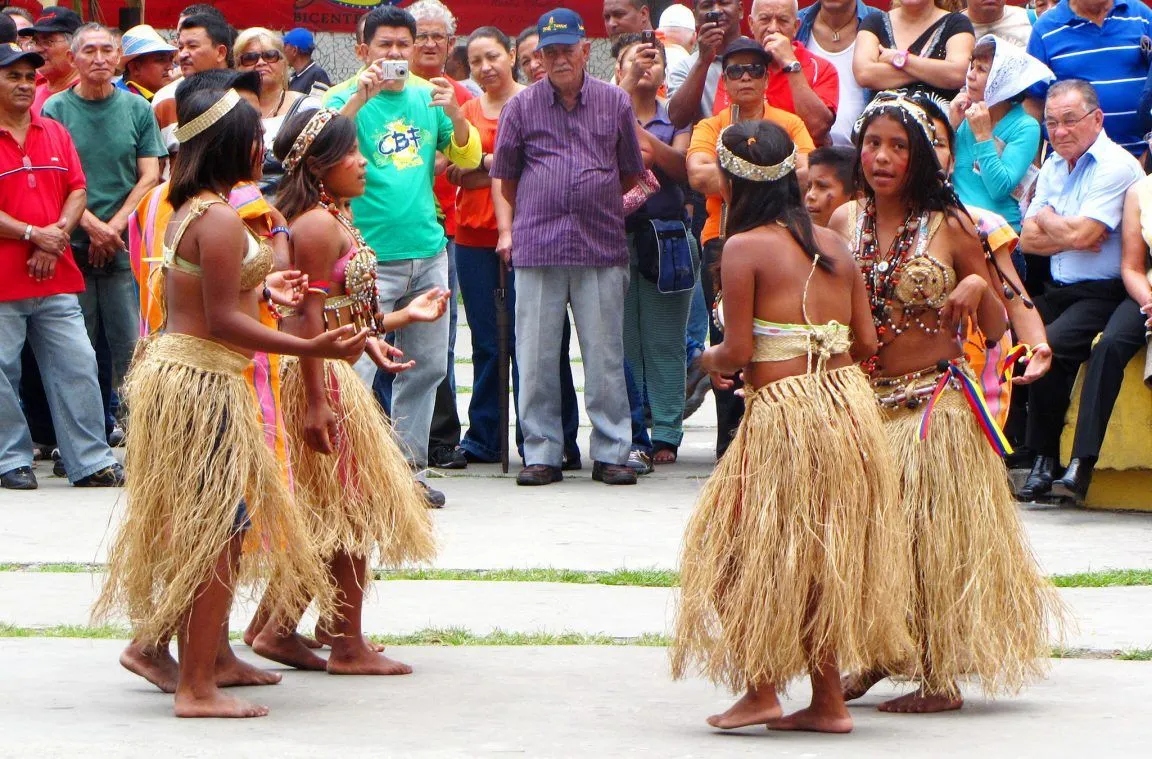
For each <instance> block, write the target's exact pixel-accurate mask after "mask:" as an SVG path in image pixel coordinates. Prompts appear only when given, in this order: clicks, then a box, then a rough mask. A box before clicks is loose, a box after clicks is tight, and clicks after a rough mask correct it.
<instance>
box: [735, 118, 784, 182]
mask: <svg viewBox="0 0 1152 759" xmlns="http://www.w3.org/2000/svg"><path fill="white" fill-rule="evenodd" d="M731 128H732V125H729V126H726V127H724V131H722V132H720V136H719V137H717V138H716V157H717V158H718V159H719V161H720V165H721V166H722V167H723V168H724V170H725V171H728V172H729V173H731V174H733V175H735V176H738V177H740V178H741V179H747V180H748V181H750V182H775V181H776V180H777V179H783V178H784V177H786V176H788V175H789V174H791V173H792V171H793V170H794V169H795V168H796V146H795V145H793V146H792V152H791V153H789V154H788V157H787V158H785V159H784V160H783V161H781V162H780V163H776V164H773V165H771V166H761V165H759V164H756V163H752V162H751V161H748V160H745V159H743V158H741V157H740V156H738V155H736V154H735V153H733V152H732V151H731V150H729V149H728V146H727V145H725V144H724V132H727V131H728V130H729V129H731ZM748 141H749V142H755V138H749V140H748Z"/></svg>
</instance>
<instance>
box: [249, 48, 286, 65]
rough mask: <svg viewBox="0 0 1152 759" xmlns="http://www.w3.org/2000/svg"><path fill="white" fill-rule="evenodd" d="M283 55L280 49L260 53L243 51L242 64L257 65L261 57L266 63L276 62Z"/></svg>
mask: <svg viewBox="0 0 1152 759" xmlns="http://www.w3.org/2000/svg"><path fill="white" fill-rule="evenodd" d="M283 57H284V56H283V55H282V54H281V53H280V51H279V50H264V51H263V52H259V53H241V54H240V65H241V66H255V65H256V64H257V63H259V62H260V60H261V59H263V60H264V62H265V63H275V62H276V61H278V60H280V59H281V58H283Z"/></svg>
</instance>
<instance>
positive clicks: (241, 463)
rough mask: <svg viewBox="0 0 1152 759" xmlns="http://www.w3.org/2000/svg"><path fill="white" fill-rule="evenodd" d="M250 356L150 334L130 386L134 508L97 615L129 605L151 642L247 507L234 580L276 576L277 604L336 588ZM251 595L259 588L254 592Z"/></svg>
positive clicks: (319, 596) (162, 633)
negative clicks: (290, 483)
mask: <svg viewBox="0 0 1152 759" xmlns="http://www.w3.org/2000/svg"><path fill="white" fill-rule="evenodd" d="M248 363H249V359H248V358H247V357H245V356H243V355H241V354H238V353H235V352H234V351H231V350H229V349H228V348H225V347H224V346H222V345H220V344H218V343H214V342H211V341H208V340H202V339H200V338H196V337H192V336H191V335H182V334H175V333H169V334H162V335H157V336H155V337H153V338H151V339H150V340H149V341H148V343H147V344H146V346H144V347H143V348H142V349H141V350H140V351H139V352H138V354H137V357H136V359H135V361H134V362H133V365H132V369H131V371H130V372H129V374H128V376H127V378H126V379H125V383H124V401H125V404H126V407H127V409H128V413H129V415H130V416H129V424H128V425H127V429H128V437H127V441H126V444H125V447H126V453H125V471H126V475H127V481H126V486H125V492H126V495H127V498H128V506H127V510H126V512H125V515H124V521H123V523H122V524H121V526H120V529H119V532H118V534H117V536H116V538H115V540H114V543H113V545H112V548H111V551H110V553H109V568H108V577H107V579H106V581H105V583H104V586H103V588H102V591H101V594H100V597H99V599H98V600H97V602H96V606H95V608H94V610H93V616H94V618H96V619H106V618H107V617H109V616H110V615H111V614H113V613H115V612H119V613H124V614H126V615H127V617H128V618H129V620H130V621H131V623H132V627H133V629H134V632H135V634H136V636H137V638H138V639H139V640H141V641H142V642H144V643H145V644H152V643H155V642H157V641H158V640H159V639H161V638H163V637H166V636H169V635H172V634H173V633H175V632H176V631H177V627H178V625H179V623H180V622H181V620H182V618H183V617H184V615H185V614H186V613H187V612H188V610H189V608H190V606H191V604H192V600H193V598H194V597H195V595H196V593H197V589H198V587H199V586H200V585H201V584H202V583H204V582H206V581H207V580H208V579H209V578H210V577H211V574H212V572H213V571H214V567H215V564H216V561H217V559H218V557H219V555H220V553H221V551H223V550H224V548H225V546H226V545H227V543H228V541H229V540H231V539H232V537H233V536H234V535H235V534H236V532H237V530H238V528H239V527H240V525H237V521H238V519H237V511H238V507H239V504H240V502H241V501H244V502H245V503H246V506H247V513H248V518H249V519H250V520H251V523H252V526H251V529H250V530H249V532H248V535H247V542H248V543H249V544H253V543H254V544H255V545H256V549H255V550H246V551H245V552H244V555H243V557H242V559H241V564H240V573H239V575H238V577H237V587H243V586H246V585H254V584H256V581H257V580H260V579H266V578H269V577H271V576H272V575H275V576H276V577H277V582H276V590H277V593H276V596H275V598H272V599H269V601H270V602H271V604H272V608H273V609H274V610H281V609H283V610H284V611H285V612H287V613H291V612H290V611H289V610H297V611H298V610H299V609H301V608H304V607H305V606H307V604H308V602H309V601H310V600H312V599H315V600H316V603H317V607H318V611H319V612H320V613H321V614H323V613H325V612H327V611H330V610H331V609H332V605H333V603H334V601H335V594H334V592H333V588H332V586H331V585H330V584H329V582H328V580H327V576H326V573H325V571H324V564H323V562H322V561H321V558H320V555H319V553H318V552H317V550H316V548H315V546H314V545H313V544H312V542H311V540H310V539H309V536H308V528H307V524H306V522H305V521H304V518H303V515H302V514H301V513H300V512H299V511H298V510H297V509H296V507H295V505H294V504H293V502H292V499H291V496H290V495H289V493H288V489H287V486H286V484H285V482H284V479H283V477H282V475H281V472H280V468H279V466H278V465H277V463H276V459H275V458H274V456H273V454H272V451H271V450H270V449H269V448H268V445H267V444H266V442H265V439H264V430H263V429H262V427H261V423H260V415H259V411H258V409H257V407H256V404H255V401H254V399H253V396H252V393H251V390H250V389H249V387H248V384H247V383H246V382H245V381H244V379H243V376H242V373H243V371H244V369H245V368H246V367H247V365H248ZM252 590H253V591H255V590H256V588H252Z"/></svg>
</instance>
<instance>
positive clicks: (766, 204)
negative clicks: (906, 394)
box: [672, 121, 911, 732]
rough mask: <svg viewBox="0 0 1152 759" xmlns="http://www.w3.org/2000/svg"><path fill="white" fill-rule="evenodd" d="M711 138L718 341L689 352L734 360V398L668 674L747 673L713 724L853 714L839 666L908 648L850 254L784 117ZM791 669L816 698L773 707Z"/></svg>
mask: <svg viewBox="0 0 1152 759" xmlns="http://www.w3.org/2000/svg"><path fill="white" fill-rule="evenodd" d="M717 153H718V159H719V165H720V167H721V168H722V169H723V189H724V192H725V195H726V201H727V203H728V229H729V232H730V233H731V235H732V236H731V237H729V238H728V239H727V241H726V242H725V244H724V251H723V258H722V263H721V273H722V275H723V276H722V279H723V282H724V299H723V315H722V316H723V321H724V327H725V330H724V342H723V344H721V345H718V346H715V347H713V348H710V349H709V350H708V351H707V352H705V353H704V356H703V359H702V362H703V365H704V367H705V368H706V369H708V371H709V372H711V373H712V374H713V382H721V383H727V384H731V383H730V381H729V380H725V379H722V378H721V377H720V375H721V374H723V375H731V374H733V373H735V372H737V371H740V370H743V373H744V381H745V383H747V388H748V390H747V396H746V404H747V410H746V412H745V414H744V418H743V420H742V421H741V423H740V428H739V431H738V432H737V433H736V437H735V439H734V440H733V442H732V446H731V448H729V449H728V453H727V454H725V456H724V458H723V459H721V461H720V464H719V466H718V468H717V470H716V472H715V473H714V474H713V475H712V477H711V479H709V481H708V484H707V486H706V487H705V488H704V492H703V494H702V495H701V497H700V501H699V503H698V504H697V507H696V510H695V513H694V514H693V516H692V519H691V521H690V522H689V525H688V530H687V534H686V537H685V541H684V552H683V557H682V568H681V572H682V577H681V582H682V590H681V601H680V610H679V615H678V618H677V621H676V639H675V642H674V644H673V649H672V668H673V674H674V676H675V677H677V678H679V677H682V676H683V675H684V673H685V671H686V669H688V667H689V666H690V665H691V664H693V663H694V662H699V663H700V664H701V665H702V668H703V670H704V672H705V673H706V674H707V675H708V676H709V677H711V678H712V679H713V680H714V681H716V682H721V683H724V684H725V685H728V686H729V687H731V688H732V689H733V690H738V689H741V688H746V689H747V693H746V695H745V696H744V697H743V698H741V699H740V700H739V701H737V702H736V704H735V705H734V706H733V707H732V708H731V709H729V710H728V711H727V712H725V713H723V714H719V715H716V716H713V717H710V718H709V719H708V723H709V724H710V725H712V726H713V727H719V728H733V727H742V726H745V725H752V724H767V725H768V726H769V727H770V728H774V729H781V730H816V731H821V732H848V731H850V730H851V729H852V718H851V717H850V716H849V714H848V711H847V709H846V708H845V707H844V699H843V697H842V694H841V690H840V679H839V669H838V668H839V667H841V666H843V667H848V668H856V667H860V666H861V663H863V662H871V664H864V665H863V666H865V667H875V666H883V664H884V663H885V662H888V663H894V662H897V661H900V660H901V659H902V658H903V657H906V656H907V655H908V652H909V650H910V649H911V640H910V639H909V638H908V633H907V625H906V623H905V619H906V614H907V604H906V599H907V587H908V585H909V583H910V572H911V567H910V564H909V563H908V561H907V560H906V558H907V552H906V551H901V550H900V546H901V545H903V544H905V543H906V542H907V535H906V534H904V533H902V532H900V531H899V530H897V529H893V525H897V526H899V525H901V524H902V520H901V519H900V509H899V496H898V493H897V473H896V470H895V468H894V466H893V462H892V461H891V459H890V457H889V454H888V451H887V441H886V440H885V439H884V432H883V427H882V421H881V418H880V414H879V411H878V409H877V407H876V403H875V401H874V400H873V398H872V392H871V389H870V388H869V386H868V380H867V378H866V377H865V376H864V374H863V373H862V372H861V371H860V369H859V368H858V367H857V366H855V363H854V360H858V359H862V358H864V357H866V356H868V355H870V354H871V353H872V351H873V350H874V349H875V347H876V331H875V329H874V328H873V326H872V322H871V315H870V314H869V312H868V303H867V295H866V294H865V291H864V282H863V280H862V279H861V277H860V272H859V271H858V270H857V268H856V266H855V264H854V262H853V261H852V257H851V256H850V255H849V253H848V251H847V250H846V249H845V248H844V245H843V243H842V242H841V241H840V240H839V239H837V238H836V236H835V235H833V234H832V233H830V232H829V231H828V230H825V229H822V228H814V227H813V226H812V223H811V220H810V219H809V217H808V214H807V213H806V212H805V211H804V208H803V206H802V205H801V200H800V187H799V184H798V182H797V179H796V175H795V171H794V169H795V161H796V158H795V157H796V152H795V146H794V145H793V144H792V141H791V140H790V139H789V138H788V136H787V134H786V133H785V132H784V131H783V130H782V129H780V127H778V126H775V125H774V124H771V123H768V122H765V121H750V122H742V123H739V124H736V125H734V126H731V127H729V128H728V129H726V130H725V131H724V132H723V133H722V134H721V137H720V141H719V142H718V144H717ZM717 315H718V317H719V316H720V306H719V304H718V305H717ZM778 322H784V323H778ZM850 328H851V329H850ZM853 336H854V337H853ZM753 388H756V389H753ZM803 674H808V675H810V677H811V679H812V690H813V694H812V703H811V705H810V706H809V707H808V708H807V709H804V710H802V711H800V712H797V713H796V714H793V715H790V716H788V717H783V718H781V709H780V704H779V702H778V701H777V698H776V691H775V689H776V687H777V686H783V685H785V684H786V683H787V682H788V681H789V680H791V679H793V678H795V677H798V676H801V675H803Z"/></svg>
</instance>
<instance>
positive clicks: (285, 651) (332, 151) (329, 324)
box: [252, 110, 448, 675]
mask: <svg viewBox="0 0 1152 759" xmlns="http://www.w3.org/2000/svg"><path fill="white" fill-rule="evenodd" d="M274 152H275V153H276V157H277V158H279V159H280V160H281V161H283V163H284V170H285V174H284V179H283V181H282V183H281V185H280V195H279V198H278V201H279V203H280V206H281V208H282V210H283V211H284V214H285V215H286V216H287V217H288V218H289V219H290V220H291V229H292V251H293V262H294V264H295V265H296V266H297V267H299V268H300V270H301V271H303V272H304V273H305V274H306V275H308V276H309V277H310V278H311V282H312V286H311V287H309V288H308V294H307V295H306V296H305V298H304V301H303V304H302V305H301V306H300V308H299V311H298V312H296V313H294V314H292V315H290V316H288V317H287V318H285V320H284V329H285V330H286V331H287V332H289V333H291V334H295V335H298V336H300V337H302V338H307V337H313V336H315V335H320V334H324V332H325V330H329V329H337V328H338V327H339V325H342V324H354V325H356V326H357V327H359V328H368V329H370V330H371V331H372V334H373V336H372V337H369V338H368V345H367V351H368V353H369V355H370V356H371V357H372V358H373V360H375V362H376V363H377V365H378V366H380V367H381V368H382V369H384V370H385V371H393V372H395V371H403V370H405V369H407V368H409V367H410V366H412V362H408V363H405V364H396V363H395V362H393V361H392V358H393V357H395V356H398V355H399V353H398V352H397V351H395V350H394V349H392V348H391V347H390V346H388V345H387V344H386V343H383V342H380V341H378V340H377V338H376V337H375V335H376V334H384V333H385V332H390V331H392V330H395V329H399V328H401V327H404V326H406V325H408V324H410V323H412V322H415V321H424V322H432V321H435V320H437V319H439V318H440V317H441V316H442V315H443V314H444V310H445V308H446V306H447V298H448V293H447V292H445V291H442V290H438V289H434V290H432V291H429V292H427V293H425V294H423V295H421V296H420V297H418V298H416V299H415V300H413V301H412V302H411V303H410V304H409V305H408V306H406V307H405V308H403V309H401V310H400V311H397V312H395V313H392V314H388V315H387V316H382V317H379V318H377V316H376V307H377V301H378V296H377V293H376V278H375V271H376V254H375V253H374V252H373V250H372V249H371V248H370V247H368V244H367V243H365V242H364V238H363V237H361V236H360V232H359V231H358V230H357V229H356V227H354V226H353V225H352V222H351V221H350V220H349V218H348V216H347V215H346V214H345V210H344V209H345V208H346V207H347V204H348V201H349V199H351V198H353V197H356V196H359V195H362V194H363V193H364V185H365V171H364V167H365V164H366V161H365V159H364V158H363V156H362V155H361V154H360V148H359V145H358V143H357V140H356V125H355V122H353V121H351V120H350V119H347V118H345V117H344V116H341V115H340V114H339V112H337V111H333V110H321V111H307V112H304V113H300V114H297V115H296V116H293V117H292V118H291V119H289V120H288V122H287V123H285V125H284V128H283V129H282V130H281V132H280V135H279V137H277V139H276V145H275V146H274ZM281 399H282V402H283V404H284V420H285V424H286V426H287V428H288V438H289V443H290V445H291V451H292V464H293V475H294V478H295V495H296V500H297V503H299V504H300V506H301V507H302V509H303V511H304V512H305V513H306V514H307V515H308V517H309V523H310V525H311V528H312V532H313V535H314V538H315V542H316V544H317V545H318V546H319V548H320V551H321V554H322V555H323V557H324V558H325V560H327V562H328V570H329V573H330V574H331V576H332V578H333V580H334V581H335V583H336V585H337V587H338V588H339V592H340V596H339V606H338V607H337V615H336V616H335V617H333V618H331V621H329V622H326V626H325V632H328V633H330V634H331V635H330V645H331V646H332V654H331V656H330V657H329V658H328V661H327V662H325V661H324V660H323V659H321V658H320V657H318V656H316V654H314V653H312V651H310V650H309V649H308V648H307V647H306V646H304V645H302V643H301V641H300V639H299V638H298V637H297V635H296V633H295V630H296V624H297V623H298V622H299V617H298V616H296V617H292V618H289V619H288V620H287V623H285V622H286V620H285V619H284V618H279V619H278V618H276V617H273V618H272V619H271V620H270V622H269V623H268V624H267V625H266V626H265V627H264V629H263V631H262V632H261V633H260V634H259V635H258V636H257V637H256V640H255V641H254V642H253V646H252V648H253V650H254V651H255V652H256V653H258V654H260V655H261V656H265V657H267V658H270V659H273V660H275V661H280V662H283V663H285V664H289V665H291V666H294V667H299V668H302V669H325V668H326V669H327V670H328V672H330V673H333V674H357V675H401V674H408V673H410V672H411V671H412V670H411V668H410V667H408V666H407V665H405V664H401V663H400V662H396V661H393V660H392V659H389V658H388V657H386V656H384V655H383V654H381V653H380V652H379V651H378V650H377V649H376V648H375V647H374V646H372V645H371V644H369V643H368V642H367V641H366V640H365V639H364V636H363V632H362V630H361V624H360V621H361V612H362V607H363V601H364V590H365V588H366V587H367V584H368V583H369V582H370V581H371V574H370V571H369V567H368V559H369V557H371V556H372V555H373V554H374V552H375V551H376V550H379V552H380V559H381V561H382V562H383V563H384V564H386V565H389V566H397V565H401V564H406V563H411V562H424V561H430V560H431V559H432V558H433V556H434V555H435V543H434V541H433V538H432V527H431V521H430V519H429V517H428V513H427V508H426V505H425V502H424V499H423V496H422V495H421V493H420V492H419V491H418V490H417V489H416V487H415V486H414V485H413V483H412V475H411V473H410V471H409V468H408V465H407V463H406V462H405V460H404V456H403V454H402V453H401V452H400V448H399V447H398V445H397V444H396V441H395V439H394V436H393V432H392V430H391V428H390V427H389V426H388V424H387V422H386V420H385V418H384V415H383V413H382V412H381V410H380V407H379V405H378V404H377V403H376V401H375V399H374V398H373V397H372V393H371V391H369V390H368V388H367V387H365V386H364V384H363V383H362V382H360V380H359V379H358V378H357V376H356V372H355V371H354V370H353V369H352V367H351V365H349V364H348V363H347V362H344V361H318V360H315V359H307V358H303V359H300V360H299V361H291V362H287V363H286V367H285V371H284V376H283V389H282V393H281Z"/></svg>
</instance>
